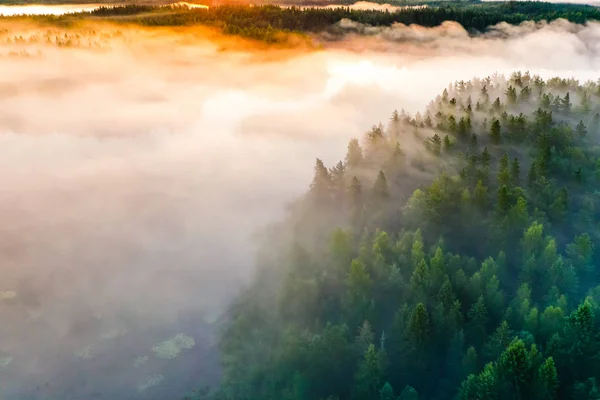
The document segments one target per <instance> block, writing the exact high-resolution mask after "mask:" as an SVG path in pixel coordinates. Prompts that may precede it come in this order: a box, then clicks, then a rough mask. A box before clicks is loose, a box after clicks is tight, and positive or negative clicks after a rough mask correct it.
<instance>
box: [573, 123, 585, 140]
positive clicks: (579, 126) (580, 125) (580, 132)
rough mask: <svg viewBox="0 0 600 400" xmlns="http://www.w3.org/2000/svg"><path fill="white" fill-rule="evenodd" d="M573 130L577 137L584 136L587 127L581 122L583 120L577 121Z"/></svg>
mask: <svg viewBox="0 0 600 400" xmlns="http://www.w3.org/2000/svg"><path fill="white" fill-rule="evenodd" d="M575 132H577V134H578V135H579V137H584V136H585V135H586V134H587V128H586V127H585V125H584V124H583V121H579V123H578V124H577V127H576V128H575Z"/></svg>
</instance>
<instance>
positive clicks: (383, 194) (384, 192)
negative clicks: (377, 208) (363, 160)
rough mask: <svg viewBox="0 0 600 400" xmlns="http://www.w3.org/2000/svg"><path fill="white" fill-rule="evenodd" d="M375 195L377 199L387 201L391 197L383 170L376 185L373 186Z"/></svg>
mask: <svg viewBox="0 0 600 400" xmlns="http://www.w3.org/2000/svg"><path fill="white" fill-rule="evenodd" d="M373 194H374V195H375V197H376V198H379V199H385V198H388V197H389V196H390V189H389V188H388V184H387V179H386V178H385V174H384V173H383V171H382V170H379V174H378V175H377V179H376V180H375V184H374V185H373Z"/></svg>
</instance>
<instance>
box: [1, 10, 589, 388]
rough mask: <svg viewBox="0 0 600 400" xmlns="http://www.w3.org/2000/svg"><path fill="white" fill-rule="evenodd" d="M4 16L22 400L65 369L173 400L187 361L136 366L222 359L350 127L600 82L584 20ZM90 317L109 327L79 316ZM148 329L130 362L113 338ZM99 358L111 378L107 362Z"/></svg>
mask: <svg viewBox="0 0 600 400" xmlns="http://www.w3.org/2000/svg"><path fill="white" fill-rule="evenodd" d="M3 27H4V28H6V31H5V32H4V33H3V34H2V36H1V37H0V41H2V42H3V43H4V44H3V45H2V47H0V56H1V57H2V62H0V166H1V167H0V182H2V190H0V221H2V224H0V250H1V251H2V268H1V269H0V291H1V292H2V293H4V295H5V297H7V298H9V300H10V301H5V302H4V303H1V302H0V313H1V315H2V316H3V318H4V321H5V322H3V328H1V329H2V336H1V337H2V339H1V340H0V356H1V357H4V358H3V359H4V360H7V359H8V358H10V361H9V362H8V363H7V365H6V366H5V367H2V368H6V370H7V371H9V372H10V375H9V376H11V379H10V380H7V381H5V382H1V385H0V386H2V389H3V390H4V395H5V398H7V399H13V398H25V396H24V394H25V393H27V395H28V396H30V398H36V399H37V398H50V394H49V393H50V392H49V390H50V389H49V388H48V387H46V386H44V385H45V384H46V382H47V380H48V379H54V378H48V376H51V377H57V376H63V375H64V376H68V377H69V378H64V381H65V382H66V383H64V385H65V387H67V386H68V388H67V389H65V388H62V389H63V391H62V392H60V393H68V394H70V395H71V396H72V398H90V397H91V396H92V394H93V393H98V391H99V389H98V386H99V385H100V384H99V383H97V382H95V380H96V379H100V378H98V376H100V375H101V376H102V378H101V379H103V380H105V381H108V382H111V388H110V389H112V390H113V392H112V393H110V398H112V399H115V398H130V397H129V396H130V395H129V394H126V395H124V394H123V393H119V392H117V389H116V388H117V387H118V388H122V387H129V386H131V389H132V390H133V391H135V390H136V388H138V391H139V395H140V396H148V398H150V397H152V396H154V397H153V398H165V397H164V393H163V394H162V395H157V394H156V393H157V392H156V388H149V389H147V390H146V389H145V387H146V386H144V385H145V384H144V382H146V381H148V382H150V381H152V379H153V377H156V376H157V374H158V375H161V376H162V375H166V374H165V373H164V371H162V370H160V371H162V372H160V371H159V369H160V368H171V367H172V365H173V364H172V363H173V362H174V361H169V362H170V363H171V364H169V363H167V364H161V365H160V368H159V367H153V368H154V369H152V370H149V371H147V372H144V373H143V374H142V375H140V376H143V377H142V378H139V377H138V375H136V374H141V373H140V372H138V370H137V367H136V369H135V371H134V367H133V365H134V364H135V362H137V361H135V360H138V359H143V357H150V358H152V357H153V354H155V353H153V352H152V351H151V348H152V344H155V343H157V340H156V339H155V336H157V337H159V338H160V340H167V339H169V337H171V336H173V335H174V334H177V333H179V332H182V329H186V330H185V331H184V332H183V333H184V334H186V335H188V336H190V337H193V338H194V339H195V340H196V347H202V346H204V347H203V350H202V351H203V352H209V351H213V350H210V349H209V348H210V346H212V344H213V342H207V341H209V340H210V339H207V338H209V337H210V336H211V335H210V334H209V333H206V332H209V331H211V329H212V328H208V327H207V328H206V330H205V331H202V332H203V333H202V332H200V330H198V332H200V333H198V332H195V331H194V330H195V329H197V328H196V327H195V326H196V324H199V323H201V321H202V320H203V319H204V320H206V321H213V320H214V319H216V318H218V316H219V315H220V314H221V312H222V311H223V309H224V308H225V306H226V305H227V304H228V302H229V301H231V299H232V298H233V297H234V296H235V294H236V293H237V291H238V290H239V289H240V288H241V287H242V286H243V284H244V282H247V281H248V279H250V277H251V276H252V271H253V267H254V251H255V245H256V241H255V240H254V238H255V234H256V233H257V232H258V231H259V229H260V228H261V227H264V226H265V225H266V224H268V223H269V222H273V221H276V220H277V219H278V218H281V216H282V215H283V213H284V210H285V206H286V204H287V203H288V202H289V201H291V200H293V199H294V198H296V197H297V196H299V195H301V194H302V193H303V191H304V190H305V189H306V188H307V187H308V185H309V183H310V180H311V177H312V169H313V164H314V160H315V158H316V157H319V158H321V159H323V161H324V162H325V163H326V165H331V164H332V163H334V162H337V161H338V160H340V159H342V158H343V157H344V154H345V150H346V144H347V142H348V140H349V139H350V138H352V137H361V136H362V134H363V133H364V132H365V131H367V130H368V129H369V127H370V126H372V125H373V124H376V123H378V122H380V121H381V122H385V121H386V120H387V119H388V118H389V116H390V115H391V113H392V111H393V110H394V109H401V108H404V109H406V110H407V111H409V112H413V113H414V112H416V111H419V110H423V108H424V107H425V106H426V105H427V103H428V102H429V101H430V100H431V99H432V98H434V97H435V96H436V95H438V94H439V93H440V92H441V91H442V90H443V89H444V88H445V87H447V85H448V84H449V83H450V82H452V81H456V80H462V79H464V80H467V79H470V78H472V77H474V76H478V77H484V76H487V75H490V74H494V73H505V74H509V73H510V72H512V71H514V70H519V69H520V70H529V71H531V72H532V73H537V74H539V75H541V76H542V77H545V78H547V77H551V76H561V77H571V76H574V77H576V78H578V79H580V80H587V79H594V80H595V79H597V78H598V77H597V73H596V71H597V70H598V68H599V67H600V64H599V63H600V58H599V57H600V25H598V24H588V25H586V26H576V25H573V24H570V23H567V22H565V21H557V22H554V23H551V24H545V23H540V24H523V25H522V26H520V27H510V26H507V25H502V24H501V25H499V26H497V27H495V28H494V29H492V30H491V31H490V32H489V33H487V34H485V35H482V36H479V37H470V36H469V35H468V34H467V33H466V32H465V31H464V29H462V28H461V27H460V26H458V25H457V24H454V23H445V24H444V25H443V26H441V27H439V28H431V29H429V28H422V27H414V26H411V27H406V26H403V25H396V26H393V27H391V28H385V29H379V28H377V29H376V28H371V27H365V26H360V25H357V24H355V23H352V22H349V21H342V22H341V23H340V24H338V26H336V27H333V28H332V30H331V32H329V33H328V34H326V35H322V36H318V37H315V38H314V40H315V41H316V42H321V44H322V45H323V47H322V49H321V50H311V49H308V48H306V47H305V46H300V47H299V48H296V49H282V48H268V47H266V46H263V45H258V44H254V43H250V42H245V41H242V40H241V39H236V38H232V37H221V36H219V35H218V34H217V33H215V32H214V31H208V30H201V29H193V30H192V29H185V30H183V29H178V30H166V29H153V30H142V29H138V28H134V27H125V26H110V25H96V26H84V27H79V28H76V29H75V28H73V29H72V30H68V31H63V30H57V29H56V28H48V27H37V26H33V25H28V24H26V23H22V24H16V23H15V24H13V25H6V24H3ZM65 35H66V36H65ZM19 36H23V39H22V40H21V39H18V37H19ZM15 38H17V39H18V40H15ZM9 39H10V40H9ZM67 40H71V47H64V46H59V45H58V44H60V43H64V41H67ZM273 245H276V244H273ZM12 291H15V292H16V294H10V293H12ZM13 297H14V298H13ZM90 319H91V320H93V321H95V322H94V323H93V326H94V327H99V328H97V329H99V330H100V331H93V330H92V331H89V330H86V329H83V328H81V329H80V328H78V327H80V325H81V324H82V321H86V322H85V323H86V324H88V325H89V320H90ZM98 321H100V322H98ZM88 325H86V326H88ZM148 327H152V329H155V330H156V329H158V330H159V331H160V332H159V333H156V334H155V333H153V332H154V331H152V330H151V329H149V328H148ZM76 328H77V329H76ZM82 329H83V330H82ZM95 329H96V328H95ZM107 332H108V333H107ZM111 332H112V333H111ZM114 332H117V333H114ZM205 333H206V337H205V336H202V335H204V334H205ZM146 334H147V335H148V336H149V337H150V336H151V339H148V340H149V341H150V344H149V345H147V344H146V342H145V339H147V338H145V337H144V335H146ZM111 335H112V336H111ZM128 335H133V339H122V341H121V342H119V343H120V344H119V346H120V347H119V349H120V350H119V351H118V353H117V354H115V353H114V351H113V352H112V353H111V350H110V346H108V345H105V344H104V343H105V342H106V341H107V340H108V339H106V338H114V337H125V338H130V337H131V336H128ZM161 335H162V336H161ZM160 340H158V341H160ZM100 342H102V343H103V344H102V345H98V343H100ZM139 343H142V344H141V345H140V344H139ZM128 346H129V347H128ZM131 346H133V347H135V350H130V351H129V350H127V349H128V348H130V347H131ZM136 346H137V347H136ZM140 346H141V347H140ZM140 348H141V349H142V350H140ZM123 349H125V350H123ZM144 349H146V351H145V352H144ZM183 349H184V350H182V352H185V351H186V350H185V349H186V348H185V347H184V348H183ZM188 350H189V349H188ZM59 351H60V352H63V353H60V354H61V356H60V357H59V356H57V353H58V352H59ZM201 354H205V353H202V352H201ZM211 354H212V353H211ZM117 356H118V357H117ZM102 357H103V358H102ZM98 359H101V360H103V361H102V363H103V364H102V368H103V369H102V373H101V374H98V373H97V371H96V372H93V371H95V370H93V367H90V366H89V365H93V364H90V363H92V362H94V360H98ZM124 359H125V360H127V362H124V361H123V360H124ZM138 361H139V360H138ZM203 361H205V360H203ZM98 362H99V361H98ZM140 362H141V361H140ZM144 362H146V361H144ZM207 362H208V361H207ZM211 362H212V363H213V364H210V365H208V366H206V365H205V366H204V367H203V368H206V369H205V371H209V372H206V375H207V376H206V377H204V376H203V375H202V374H203V372H199V370H198V369H194V370H193V374H191V373H190V374H189V375H190V376H189V377H185V379H186V380H185V383H182V384H180V385H179V386H177V384H176V383H174V381H173V378H172V377H171V378H169V377H167V378H165V379H164V380H163V382H162V383H160V385H162V386H165V385H167V387H169V386H168V385H174V386H176V387H175V388H173V389H172V392H171V393H176V394H177V395H179V394H180V392H181V391H182V390H187V389H191V387H190V386H189V385H192V384H194V383H195V382H196V381H198V382H202V381H209V380H214V379H215V374H212V375H211V373H210V371H211V369H214V370H216V367H215V366H214V365H215V364H214V358H213V359H212V360H211ZM0 364H1V363H0ZM74 369H76V370H77V371H75V372H77V373H75V372H74ZM128 371H133V372H131V375H132V377H131V378H130V377H129V376H128V374H129V372H128ZM157 371H159V372H157ZM190 371H191V370H190ZM74 373H75V375H73V374H74ZM183 373H185V370H184V372H183ZM72 375H73V376H72ZM163 378H164V377H163ZM140 379H141V380H140ZM169 379H171V381H169ZM182 379H183V378H182ZM157 380H158V381H160V379H155V380H154V381H152V382H155V381H157ZM115 382H122V386H118V385H117V384H116V383H115ZM61 384H63V383H60V382H51V385H50V386H52V387H53V388H55V387H57V386H60V385H61ZM39 385H41V388H40V387H38V386H39ZM69 385H70V386H69ZM160 385H159V386H160ZM150 386H152V385H150ZM150 386H148V387H150ZM140 387H141V388H142V390H140ZM53 390H55V391H53V392H52V393H53V394H55V393H58V391H57V390H58V389H53ZM106 390H108V389H106ZM153 390H154V392H153ZM74 393H76V394H74ZM107 393H109V392H106V391H105V392H102V394H101V395H102V396H105V397H106V398H109V395H108V394H107ZM159 393H160V392H159ZM105 397H101V398H105ZM176 397H177V396H174V397H171V398H176ZM62 398H69V397H66V396H64V397H62Z"/></svg>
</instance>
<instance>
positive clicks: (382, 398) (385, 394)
mask: <svg viewBox="0 0 600 400" xmlns="http://www.w3.org/2000/svg"><path fill="white" fill-rule="evenodd" d="M379 400H397V399H396V396H394V389H393V388H392V385H390V384H389V383H388V382H386V383H385V384H384V385H383V387H382V388H381V390H380V391H379Z"/></svg>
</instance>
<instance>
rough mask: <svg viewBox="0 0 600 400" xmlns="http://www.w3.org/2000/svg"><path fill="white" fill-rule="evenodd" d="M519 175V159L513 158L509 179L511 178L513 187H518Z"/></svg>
mask: <svg viewBox="0 0 600 400" xmlns="http://www.w3.org/2000/svg"><path fill="white" fill-rule="evenodd" d="M520 173H521V166H520V165H519V159H518V158H517V157H515V158H514V159H513V162H512V164H511V166H510V178H511V183H512V184H513V186H519V183H520V177H519V175H520Z"/></svg>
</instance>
